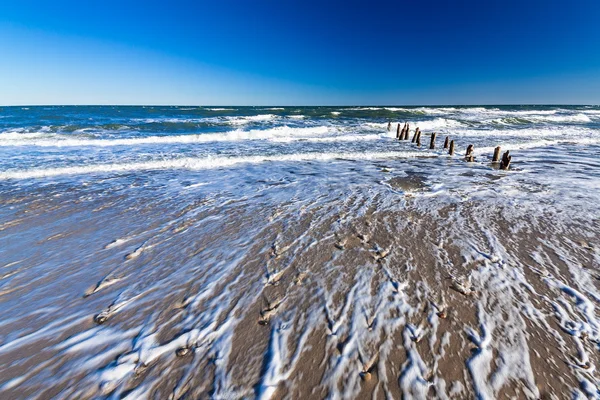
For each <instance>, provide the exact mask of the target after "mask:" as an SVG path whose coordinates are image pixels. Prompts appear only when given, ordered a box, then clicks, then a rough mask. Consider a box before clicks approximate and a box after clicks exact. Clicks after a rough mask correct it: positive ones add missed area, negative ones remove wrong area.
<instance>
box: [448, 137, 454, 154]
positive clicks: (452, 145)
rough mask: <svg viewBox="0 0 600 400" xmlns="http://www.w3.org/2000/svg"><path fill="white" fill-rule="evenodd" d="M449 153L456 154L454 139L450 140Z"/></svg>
mask: <svg viewBox="0 0 600 400" xmlns="http://www.w3.org/2000/svg"><path fill="white" fill-rule="evenodd" d="M448 154H450V155H451V156H453V155H454V140H451V141H450V150H448Z"/></svg>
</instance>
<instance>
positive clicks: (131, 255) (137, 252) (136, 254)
mask: <svg viewBox="0 0 600 400" xmlns="http://www.w3.org/2000/svg"><path fill="white" fill-rule="evenodd" d="M145 249H146V247H145V246H144V245H141V246H140V247H138V248H137V249H135V250H134V251H133V252H131V253H129V254H127V255H126V256H125V260H127V261H129V260H133V259H134V258H137V257H139V255H140V254H142V252H143V251H144V250H145Z"/></svg>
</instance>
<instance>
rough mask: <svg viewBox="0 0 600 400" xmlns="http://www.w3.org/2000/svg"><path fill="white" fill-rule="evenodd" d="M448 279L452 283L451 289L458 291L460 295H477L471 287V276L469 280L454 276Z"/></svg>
mask: <svg viewBox="0 0 600 400" xmlns="http://www.w3.org/2000/svg"><path fill="white" fill-rule="evenodd" d="M448 279H450V280H451V282H452V283H451V285H450V287H451V288H452V289H454V290H456V291H457V292H458V293H460V294H462V295H464V296H473V295H474V294H475V291H474V290H473V289H472V287H471V276H470V275H469V277H468V278H467V279H464V278H455V277H453V276H451V277H449V278H448Z"/></svg>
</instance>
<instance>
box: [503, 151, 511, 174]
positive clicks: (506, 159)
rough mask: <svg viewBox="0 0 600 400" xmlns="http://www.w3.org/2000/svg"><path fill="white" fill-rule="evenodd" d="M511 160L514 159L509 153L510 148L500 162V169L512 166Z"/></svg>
mask: <svg viewBox="0 0 600 400" xmlns="http://www.w3.org/2000/svg"><path fill="white" fill-rule="evenodd" d="M510 160H512V156H510V155H509V154H508V150H506V152H505V153H504V155H503V156H502V162H501V163H500V169H508V168H509V167H510Z"/></svg>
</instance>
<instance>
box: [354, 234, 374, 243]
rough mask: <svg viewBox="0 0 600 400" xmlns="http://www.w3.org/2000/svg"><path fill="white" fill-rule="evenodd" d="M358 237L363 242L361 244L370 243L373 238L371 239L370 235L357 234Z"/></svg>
mask: <svg viewBox="0 0 600 400" xmlns="http://www.w3.org/2000/svg"><path fill="white" fill-rule="evenodd" d="M356 236H357V237H358V238H359V239H360V240H361V242H363V243H369V240H370V239H371V237H370V236H369V235H368V234H366V233H359V234H357V235H356Z"/></svg>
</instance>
